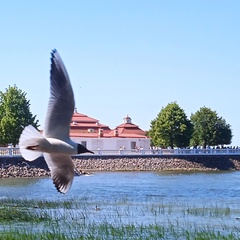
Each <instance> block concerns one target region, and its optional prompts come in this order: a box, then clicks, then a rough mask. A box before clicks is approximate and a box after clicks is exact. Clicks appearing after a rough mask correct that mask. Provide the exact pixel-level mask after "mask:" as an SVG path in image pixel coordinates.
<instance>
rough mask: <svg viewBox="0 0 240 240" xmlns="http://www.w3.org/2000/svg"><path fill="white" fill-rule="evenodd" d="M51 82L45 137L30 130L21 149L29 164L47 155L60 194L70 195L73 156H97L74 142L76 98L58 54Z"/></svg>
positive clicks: (53, 57) (53, 56) (53, 61)
mask: <svg viewBox="0 0 240 240" xmlns="http://www.w3.org/2000/svg"><path fill="white" fill-rule="evenodd" d="M50 82H51V86H50V99H49V102H48V110H47V116H46V119H45V125H44V128H43V134H41V133H40V132H39V131H38V130H37V129H36V128H34V127H33V126H31V125H28V126H26V127H25V128H24V129H23V131H22V134H21V136H20V138H19V147H20V152H21V154H22V156H23V158H24V159H26V160H28V161H33V160H35V159H36V158H38V157H40V156H42V154H43V156H44V159H45V160H46V163H47V165H48V168H49V169H50V171H51V177H52V180H53V183H54V185H55V187H56V189H57V190H58V191H59V192H60V193H67V192H68V191H69V189H70V188H71V185H72V182H73V177H74V169H75V166H74V163H73V161H72V159H71V156H72V155H76V154H81V153H93V152H92V151H90V150H88V149H87V148H86V147H85V146H83V145H82V144H79V143H76V142H73V141H72V140H71V139H70V136H69V132H70V123H71V119H72V115H73V112H74V107H75V101H74V94H73V89H72V86H71V83H70V79H69V77H68V73H67V70H66V68H65V66H64V63H63V61H62V59H61V57H60V55H59V53H58V52H57V50H53V51H52V53H51V70H50Z"/></svg>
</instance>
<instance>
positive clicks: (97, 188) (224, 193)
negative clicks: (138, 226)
mask: <svg viewBox="0 0 240 240" xmlns="http://www.w3.org/2000/svg"><path fill="white" fill-rule="evenodd" d="M0 196H1V197H14V198H40V199H42V198H43V199H51V200H53V199H59V198H65V199H66V198H73V197H86V198H89V199H91V198H94V199H95V200H98V201H105V200H107V201H116V200H119V199H121V198H127V199H128V200H130V201H134V202H142V201H144V200H146V199H147V200H149V199H152V201H155V200H156V199H157V200H159V199H168V200H169V201H172V200H174V199H179V200H181V201H187V202H195V203H198V202H203V201H210V202H212V203H232V204H234V203H235V202H236V203H237V202H238V200H239V199H240V172H239V171H232V172H207V173H205V172H204V173H203V172H201V173H199V172H181V173H180V172H160V173H159V172H96V173H93V174H92V175H90V176H79V177H75V178H74V182H73V186H72V188H71V190H70V191H69V192H68V193H67V194H65V195H63V194H60V193H58V192H57V191H56V190H55V187H54V185H53V184H52V180H51V179H50V178H39V179H38V178H11V179H0Z"/></svg>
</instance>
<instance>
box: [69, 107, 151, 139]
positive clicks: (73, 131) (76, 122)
mask: <svg viewBox="0 0 240 240" xmlns="http://www.w3.org/2000/svg"><path fill="white" fill-rule="evenodd" d="M70 136H71V137H84V138H98V137H103V138H116V137H120V138H146V137H147V136H146V132H145V131H143V130H142V129H140V128H139V127H138V126H137V125H135V124H133V123H132V122H131V118H130V117H128V116H127V117H126V118H124V123H123V124H120V125H118V126H117V127H116V128H115V129H113V130H111V129H110V128H109V126H107V125H105V124H101V123H99V120H97V119H95V118H92V117H88V116H87V115H84V114H81V113H78V112H76V111H75V112H74V114H73V117H72V122H71V125H70Z"/></svg>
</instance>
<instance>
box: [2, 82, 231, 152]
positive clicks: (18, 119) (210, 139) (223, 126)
mask: <svg viewBox="0 0 240 240" xmlns="http://www.w3.org/2000/svg"><path fill="white" fill-rule="evenodd" d="M5 90H6V91H5V92H2V91H0V145H7V144H9V143H11V144H13V145H14V146H15V145H17V144H18V141H19V137H20V134H21V132H22V130H23V129H24V127H25V126H27V125H33V126H34V127H36V128H38V127H39V124H38V122H39V121H38V120H37V119H36V115H33V114H32V113H31V111H30V101H29V100H28V99H27V97H26V93H25V92H23V91H22V90H21V89H18V88H17V86H16V85H14V86H9V87H8V88H7V89H5ZM148 136H149V137H150V138H151V144H152V145H154V146H160V147H169V146H170V147H171V148H174V147H179V148H182V147H188V146H200V145H201V146H203V148H206V146H207V145H210V146H214V145H223V144H230V143H231V140H232V130H231V126H230V125H229V124H227V123H226V121H225V120H224V119H223V118H222V117H219V116H218V114H217V112H216V111H212V110H211V109H210V108H207V107H202V108H200V109H199V110H198V111H197V112H196V113H194V114H192V115H191V117H190V119H188V118H187V116H186V114H185V112H184V110H183V109H182V108H180V107H179V105H178V104H177V103H176V102H173V103H169V104H168V105H167V106H166V107H164V108H162V109H161V111H160V112H159V113H158V115H157V117H156V118H155V119H154V120H152V121H151V124H150V130H149V131H148Z"/></svg>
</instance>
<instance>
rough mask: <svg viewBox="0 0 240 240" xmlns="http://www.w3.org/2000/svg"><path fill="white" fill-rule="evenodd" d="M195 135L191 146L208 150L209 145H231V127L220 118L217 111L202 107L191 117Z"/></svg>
mask: <svg viewBox="0 0 240 240" xmlns="http://www.w3.org/2000/svg"><path fill="white" fill-rule="evenodd" d="M191 121H192V124H193V134H192V138H191V145H199V146H202V147H203V148H206V146H207V145H209V146H214V145H221V144H230V143H231V140H232V130H231V126H230V125H229V124H227V123H226V121H225V120H224V119H223V118H222V117H219V116H218V114H217V112H216V111H212V110H211V109H210V108H207V107H202V108H200V110H198V111H197V112H196V113H195V114H192V115H191Z"/></svg>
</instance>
